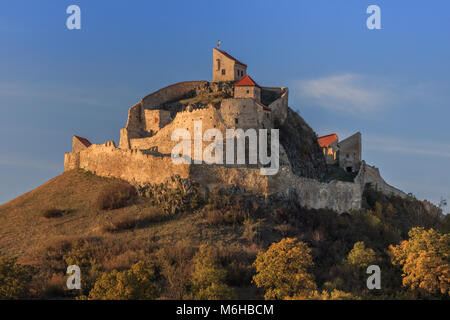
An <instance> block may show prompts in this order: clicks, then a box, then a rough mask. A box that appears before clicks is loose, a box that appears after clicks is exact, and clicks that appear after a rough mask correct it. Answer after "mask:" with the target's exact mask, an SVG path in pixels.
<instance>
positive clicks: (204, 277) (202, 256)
mask: <svg viewBox="0 0 450 320" xmlns="http://www.w3.org/2000/svg"><path fill="white" fill-rule="evenodd" d="M226 276H227V271H226V270H225V269H224V268H222V267H221V266H220V265H219V263H218V260H217V257H216V255H215V254H214V249H213V247H210V246H206V245H202V246H201V247H200V249H199V251H198V252H197V253H196V255H195V256H194V270H193V272H192V288H191V291H192V298H193V299H198V300H222V299H233V298H235V293H234V290H233V289H232V288H230V287H229V286H227V285H226V284H225V278H226Z"/></svg>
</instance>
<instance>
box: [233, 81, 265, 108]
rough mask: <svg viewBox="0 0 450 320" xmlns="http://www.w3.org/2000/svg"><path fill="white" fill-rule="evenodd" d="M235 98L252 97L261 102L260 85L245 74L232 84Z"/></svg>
mask: <svg viewBox="0 0 450 320" xmlns="http://www.w3.org/2000/svg"><path fill="white" fill-rule="evenodd" d="M233 87H234V97H235V98H252V99H255V100H256V101H258V102H261V87H260V86H259V85H258V84H257V83H256V82H255V81H254V80H253V79H252V78H250V76H245V77H243V78H242V79H241V80H239V81H238V82H236V83H235V84H234V85H233Z"/></svg>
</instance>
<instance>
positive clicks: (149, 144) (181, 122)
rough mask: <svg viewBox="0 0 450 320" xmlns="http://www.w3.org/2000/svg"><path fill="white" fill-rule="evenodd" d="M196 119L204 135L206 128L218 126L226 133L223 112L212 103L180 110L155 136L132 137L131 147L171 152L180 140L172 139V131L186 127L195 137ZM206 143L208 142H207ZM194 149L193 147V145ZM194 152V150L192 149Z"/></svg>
mask: <svg viewBox="0 0 450 320" xmlns="http://www.w3.org/2000/svg"><path fill="white" fill-rule="evenodd" d="M194 121H201V122H202V132H201V134H202V136H203V133H204V131H205V130H207V129H212V128H216V129H218V130H220V131H221V132H222V133H225V130H226V126H225V124H224V121H223V119H222V116H221V113H220V111H219V110H217V109H216V108H215V107H214V106H212V105H210V106H208V107H207V108H204V109H195V110H186V111H183V112H178V113H177V115H176V116H175V119H173V121H172V122H170V123H169V124H168V125H166V126H165V127H164V128H162V129H161V130H160V131H159V132H157V133H156V134H155V135H154V136H152V137H148V138H136V139H130V147H131V149H141V150H145V149H154V148H157V150H158V152H160V153H162V154H170V153H171V152H172V149H173V147H174V146H175V145H176V144H178V141H171V136H172V133H173V132H174V131H175V130H176V129H186V130H188V131H189V133H190V135H191V137H192V139H193V138H194ZM205 144H206V143H205ZM191 149H192V150H194V149H193V147H191ZM192 152H193V151H192Z"/></svg>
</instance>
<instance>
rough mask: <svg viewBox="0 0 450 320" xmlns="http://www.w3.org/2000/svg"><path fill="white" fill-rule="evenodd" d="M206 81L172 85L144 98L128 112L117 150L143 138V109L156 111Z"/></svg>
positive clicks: (126, 147) (128, 146) (127, 147)
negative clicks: (133, 139) (130, 141)
mask: <svg viewBox="0 0 450 320" xmlns="http://www.w3.org/2000/svg"><path fill="white" fill-rule="evenodd" d="M205 83H207V81H185V82H179V83H176V84H172V85H170V86H167V87H165V88H162V89H160V90H158V91H155V92H154V93H152V94H149V95H148V96H146V97H144V98H143V99H142V100H141V101H140V102H138V103H136V104H135V105H134V106H132V107H131V108H130V109H129V110H128V119H127V124H126V126H125V128H123V129H121V130H120V144H119V148H123V149H129V148H130V145H129V139H131V138H140V137H142V136H145V132H143V128H144V127H145V124H144V121H145V115H144V110H145V109H157V108H158V107H159V106H160V105H161V104H163V103H166V102H169V101H172V100H175V99H178V98H181V97H182V96H184V95H185V94H187V93H188V92H189V91H191V90H193V89H195V88H196V87H197V86H200V85H202V84H205Z"/></svg>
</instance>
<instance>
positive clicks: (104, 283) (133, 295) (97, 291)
mask: <svg viewBox="0 0 450 320" xmlns="http://www.w3.org/2000/svg"><path fill="white" fill-rule="evenodd" d="M155 280H156V269H155V266H154V265H153V264H152V263H150V262H147V261H139V262H138V263H136V264H134V265H132V266H131V268H130V269H128V270H125V271H122V272H118V271H117V270H113V271H112V272H109V273H106V272H104V273H103V274H102V275H101V276H100V278H99V279H98V280H97V281H96V282H95V284H94V288H93V289H92V290H91V291H90V292H89V297H88V299H89V300H129V299H132V300H144V299H156V298H157V297H158V296H159V290H158V287H157V286H156V284H155Z"/></svg>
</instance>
